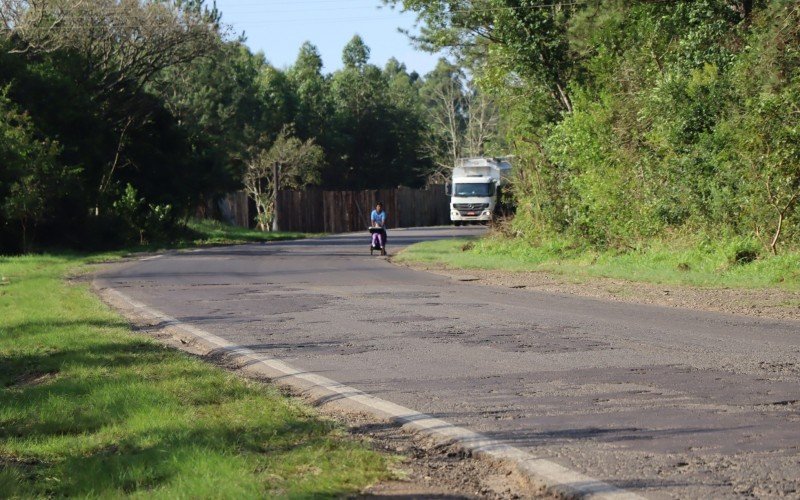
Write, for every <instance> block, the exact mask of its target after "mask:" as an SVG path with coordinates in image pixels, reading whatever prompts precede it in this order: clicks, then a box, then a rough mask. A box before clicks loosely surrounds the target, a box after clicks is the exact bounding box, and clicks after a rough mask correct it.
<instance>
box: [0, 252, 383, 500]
mask: <svg viewBox="0 0 800 500" xmlns="http://www.w3.org/2000/svg"><path fill="white" fill-rule="evenodd" d="M106 258H108V256H107V255H98V256H95V257H80V256H47V255H43V256H24V257H0V498H14V497H21V498H29V497H64V496H77V497H91V498H113V497H128V496H131V497H153V498H170V499H172V498H201V497H202V498H242V497H245V498H247V497H249V498H254V497H265V496H281V497H291V498H299V497H312V496H313V497H316V496H322V497H325V496H340V495H342V494H348V493H352V492H355V491H358V490H359V489H361V488H363V487H364V486H366V485H368V484H370V483H373V482H375V481H377V480H380V479H382V478H385V477H387V476H388V472H387V471H388V467H389V465H390V464H389V462H390V461H391V460H392V459H391V458H389V457H387V456H384V455H380V454H377V453H376V452H373V451H371V450H370V449H368V447H367V446H366V445H365V444H363V443H361V442H359V441H355V440H353V439H351V438H348V437H347V435H346V432H345V431H344V430H343V429H342V428H341V427H340V426H339V425H337V424H335V423H333V422H331V421H330V420H326V419H323V418H321V417H320V416H318V415H317V414H315V413H314V411H313V410H312V409H311V408H309V407H308V406H306V405H305V404H303V403H300V402H297V401H296V400H292V399H289V398H287V397H285V396H282V395H281V394H280V393H279V392H278V391H277V390H276V389H274V388H273V387H270V386H266V385H263V384H260V383H256V382H251V381H247V380H244V379H241V378H239V377H236V376H235V375H233V374H230V373H228V372H226V371H224V370H222V369H219V368H216V367H214V366H212V365H209V364H206V363H204V362H202V361H200V360H198V359H195V358H192V357H190V356H189V355H186V354H184V353H181V352H179V351H175V350H172V349H169V348H166V347H163V346H161V345H159V344H157V343H156V342H155V341H153V340H150V339H149V338H148V337H146V336H144V335H137V334H135V333H132V332H131V331H130V329H129V326H128V324H127V323H126V322H125V321H123V320H122V319H121V318H120V317H119V316H118V315H117V314H115V313H112V312H111V311H110V310H109V309H108V308H107V307H105V306H104V305H103V304H102V303H101V302H100V301H99V300H98V299H97V298H95V297H94V295H92V294H91V293H90V292H89V290H88V289H87V285H86V284H68V283H66V282H65V281H64V278H65V276H68V275H73V274H75V273H81V272H84V271H85V270H86V268H87V266H86V264H87V263H88V262H91V261H94V260H103V259H106Z"/></svg>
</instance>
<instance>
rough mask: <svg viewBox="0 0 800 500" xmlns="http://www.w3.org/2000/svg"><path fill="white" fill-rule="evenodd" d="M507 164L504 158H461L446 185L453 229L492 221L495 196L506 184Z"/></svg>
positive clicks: (509, 169) (508, 167) (508, 164)
mask: <svg viewBox="0 0 800 500" xmlns="http://www.w3.org/2000/svg"><path fill="white" fill-rule="evenodd" d="M510 174H511V164H510V163H509V162H508V160H507V159H506V158H462V159H460V160H458V162H456V165H455V167H454V168H453V178H452V181H451V182H450V183H448V184H447V194H448V196H450V220H451V221H452V222H453V224H454V225H456V226H460V225H462V224H486V223H488V222H490V221H491V220H492V218H493V217H494V213H495V208H496V207H497V202H498V194H499V190H500V188H501V187H502V186H504V185H506V184H507V182H508V177H509V175H510Z"/></svg>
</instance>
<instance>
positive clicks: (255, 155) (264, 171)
mask: <svg viewBox="0 0 800 500" xmlns="http://www.w3.org/2000/svg"><path fill="white" fill-rule="evenodd" d="M263 144H266V140H265V141H264V142H262V145H259V146H256V147H254V148H252V150H251V156H250V158H249V159H248V160H247V163H246V167H247V169H246V171H245V175H244V179H243V181H244V186H245V190H246V191H247V194H248V196H250V198H251V199H252V200H253V202H255V204H256V210H257V216H256V222H257V224H258V227H259V229H261V230H262V231H266V230H267V228H269V227H272V229H273V230H274V231H277V230H278V227H277V223H278V219H277V214H276V212H275V210H276V208H277V196H278V190H279V189H281V188H283V189H297V188H299V187H301V186H305V185H309V184H316V183H318V182H319V179H320V175H319V168H320V165H321V164H322V161H323V159H324V152H323V151H322V148H320V147H319V146H318V145H316V144H315V143H314V140H313V139H308V140H306V141H301V140H300V139H298V138H297V137H295V136H294V135H293V133H292V130H291V127H289V126H287V127H284V128H283V130H281V132H280V134H278V137H277V138H276V139H275V140H274V141H273V142H272V144H271V145H270V146H269V147H268V148H267V147H265V146H264V145H263Z"/></svg>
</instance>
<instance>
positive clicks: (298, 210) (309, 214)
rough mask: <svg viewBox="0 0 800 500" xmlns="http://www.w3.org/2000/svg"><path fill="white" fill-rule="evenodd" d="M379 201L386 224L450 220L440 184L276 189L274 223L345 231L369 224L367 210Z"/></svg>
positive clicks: (310, 229)
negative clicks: (276, 221) (355, 188)
mask: <svg viewBox="0 0 800 500" xmlns="http://www.w3.org/2000/svg"><path fill="white" fill-rule="evenodd" d="M377 201H381V202H383V207H384V209H385V210H386V214H387V216H388V218H387V225H388V227H390V228H392V227H419V226H438V225H442V224H448V223H449V222H450V214H449V208H448V207H449V205H448V198H447V196H446V195H445V190H444V186H443V185H434V186H430V187H428V188H425V189H412V188H406V187H399V188H397V189H372V190H367V191H322V190H320V189H306V190H303V191H289V190H285V191H280V192H279V193H278V226H279V227H280V229H281V230H282V231H302V232H310V233H345V232H349V231H360V230H363V229H366V227H367V226H368V225H369V214H370V212H372V209H373V208H375V203H376V202H377Z"/></svg>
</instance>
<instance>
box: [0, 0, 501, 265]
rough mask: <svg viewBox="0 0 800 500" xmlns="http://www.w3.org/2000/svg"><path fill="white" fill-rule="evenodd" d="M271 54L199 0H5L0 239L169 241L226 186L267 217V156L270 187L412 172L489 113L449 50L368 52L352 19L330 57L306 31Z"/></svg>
mask: <svg viewBox="0 0 800 500" xmlns="http://www.w3.org/2000/svg"><path fill="white" fill-rule="evenodd" d="M267 56H268V54H267V55H265V54H263V53H253V52H252V51H251V50H250V49H249V48H248V47H247V45H246V43H245V41H243V40H242V39H241V37H240V36H239V35H238V34H237V33H234V32H233V31H232V29H231V28H230V27H228V26H226V25H225V21H224V18H223V16H222V13H221V12H220V11H218V10H217V8H216V6H215V4H214V3H213V2H208V1H205V0H166V1H162V0H133V1H126V2H119V1H116V0H96V1H91V2H87V1H84V0H40V1H36V2H31V1H26V0H7V1H3V2H0V165H2V167H3V168H0V254H3V253H9V254H10V253H26V252H32V251H42V250H47V249H49V248H54V247H55V248H64V247H68V248H75V249H81V250H87V251H89V250H98V249H99V250H107V249H110V248H122V247H125V246H129V245H138V244H142V243H143V242H147V243H161V242H164V241H169V240H170V239H173V238H174V237H175V236H176V235H178V234H179V233H180V231H181V230H182V229H183V228H182V226H183V225H184V221H186V220H187V218H188V217H191V216H192V215H193V214H195V213H197V212H198V208H201V209H203V210H202V211H203V212H205V213H206V214H208V216H209V217H214V216H217V217H219V215H220V214H219V213H216V212H217V208H216V207H217V201H218V200H219V199H220V197H221V196H223V195H224V194H226V193H230V192H233V191H237V190H244V191H245V192H246V193H247V194H248V195H249V197H250V199H251V201H252V203H254V204H255V206H256V208H257V217H256V220H255V221H254V222H256V223H257V224H258V226H259V227H260V228H261V229H264V230H271V229H279V228H274V227H273V224H272V222H273V221H274V213H273V207H274V201H275V200H274V192H275V191H274V190H275V187H276V186H275V182H276V180H275V175H276V173H277V172H278V171H279V172H280V174H279V178H280V180H279V186H278V187H279V188H281V189H294V188H304V187H308V186H320V187H323V188H326V189H335V190H346V189H378V188H387V187H396V186H398V185H405V186H410V187H419V186H421V185H423V184H425V183H426V182H427V181H428V179H429V177H430V176H436V174H437V173H438V174H439V175H438V177H436V178H437V179H439V180H441V178H442V175H441V174H442V172H444V170H443V169H447V168H448V167H450V166H452V162H453V155H458V154H462V153H465V154H466V152H467V151H470V152H471V153H473V154H479V153H480V150H481V148H482V147H483V146H482V145H483V143H484V142H486V140H487V134H488V133H490V132H491V131H492V130H494V129H495V128H496V126H497V120H496V118H497V113H496V109H495V108H494V107H492V106H491V105H490V102H489V101H488V100H487V99H485V98H483V97H482V96H481V95H480V93H479V92H478V90H477V88H476V87H475V86H474V85H469V84H468V83H467V78H466V74H465V72H464V71H462V70H461V68H459V67H458V66H457V65H454V64H450V63H447V62H445V61H442V62H441V63H440V64H439V66H438V67H437V68H436V69H435V70H434V71H432V72H430V73H429V74H427V75H420V74H418V73H416V72H413V71H410V70H409V69H408V68H407V67H406V66H405V65H404V64H403V63H402V62H401V61H398V60H396V59H390V60H389V61H388V62H387V63H386V64H385V65H384V66H383V67H378V66H376V65H375V64H373V63H372V62H371V61H370V48H369V46H368V45H367V43H366V42H365V41H364V40H362V39H361V38H360V37H359V36H354V37H353V38H352V39H351V40H350V41H349V42H348V43H347V44H346V45H345V47H343V49H342V67H341V68H340V69H337V70H336V71H333V72H330V73H326V72H323V61H322V58H321V57H320V53H319V50H318V49H317V47H315V46H314V45H312V44H311V43H305V44H303V45H302V46H301V47H298V55H297V60H296V61H295V63H294V64H292V65H291V66H290V67H288V68H277V67H275V66H273V65H272V64H270V62H269V61H268V59H267ZM467 108H470V109H474V110H475V113H472V114H471V116H472V118H471V119H469V120H461V119H460V118H459V119H458V120H455V121H452V120H450V117H452V116H453V115H452V112H457V113H460V112H461V110H462V109H467ZM451 122H452V124H456V123H457V125H453V126H449V125H448V124H451ZM453 127H455V128H453ZM460 127H465V130H466V129H469V131H470V133H469V134H468V136H469V141H467V142H468V144H467V143H465V144H461V142H463V141H457V142H459V144H458V147H455V146H453V145H454V144H455V143H453V142H452V140H451V138H452V137H453V133H456V132H459V131H460ZM451 146H453V147H451Z"/></svg>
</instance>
